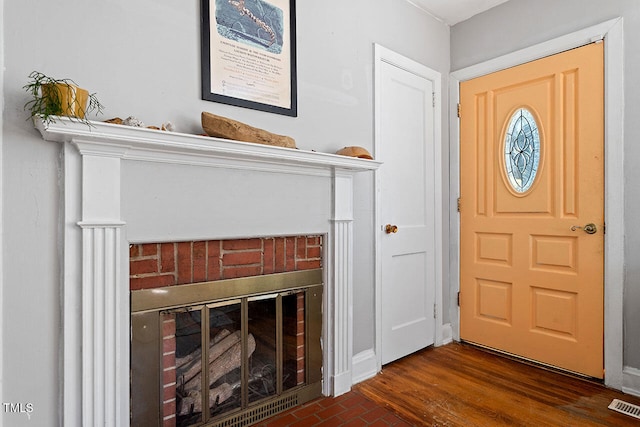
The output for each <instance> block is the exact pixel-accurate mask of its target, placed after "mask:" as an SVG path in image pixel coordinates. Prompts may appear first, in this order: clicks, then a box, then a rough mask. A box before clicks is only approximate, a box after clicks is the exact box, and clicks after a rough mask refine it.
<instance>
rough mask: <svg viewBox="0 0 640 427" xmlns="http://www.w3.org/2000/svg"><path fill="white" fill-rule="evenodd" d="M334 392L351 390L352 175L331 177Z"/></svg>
mask: <svg viewBox="0 0 640 427" xmlns="http://www.w3.org/2000/svg"><path fill="white" fill-rule="evenodd" d="M333 200H334V206H333V239H332V250H333V253H332V256H331V260H332V262H333V268H332V270H331V271H332V279H333V287H332V289H331V290H330V292H331V294H330V297H331V304H332V307H333V349H332V350H333V351H332V353H331V355H330V357H331V358H332V365H333V395H334V396H339V395H341V394H344V393H346V392H348V391H349V390H351V385H352V384H353V381H352V364H353V362H352V360H353V175H352V174H351V173H348V172H344V171H340V170H339V169H336V170H335V171H334V177H333Z"/></svg>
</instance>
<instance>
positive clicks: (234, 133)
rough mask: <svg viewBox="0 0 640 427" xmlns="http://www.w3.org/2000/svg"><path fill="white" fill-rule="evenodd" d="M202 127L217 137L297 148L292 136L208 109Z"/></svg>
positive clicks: (204, 112)
mask: <svg viewBox="0 0 640 427" xmlns="http://www.w3.org/2000/svg"><path fill="white" fill-rule="evenodd" d="M202 129H203V130H204V131H205V132H206V133H207V135H209V136H213V137H216V138H225V139H232V140H234V141H243V142H254V143H256V144H266V145H276V146H279V147H287V148H296V141H295V140H294V139H293V138H291V137H290V136H284V135H277V134H275V133H271V132H268V131H266V130H264V129H259V128H255V127H253V126H249V125H247V124H245V123H242V122H239V121H237V120H232V119H229V118H226V117H222V116H216V115H215V114H211V113H208V112H206V111H203V112H202Z"/></svg>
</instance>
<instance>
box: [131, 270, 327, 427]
mask: <svg viewBox="0 0 640 427" xmlns="http://www.w3.org/2000/svg"><path fill="white" fill-rule="evenodd" d="M284 274H292V273H284ZM236 280H245V279H236ZM225 282H226V281H225ZM213 284H216V286H219V285H220V283H219V282H210V285H211V286H213ZM198 285H199V290H198V291H197V292H195V294H196V295H198V298H199V297H200V296H201V294H202V292H201V291H202V289H203V286H205V285H206V284H196V285H184V286H176V287H170V288H162V289H164V290H165V291H168V292H169V293H171V291H174V289H177V288H181V287H188V290H190V291H194V289H195V288H194V286H198ZM272 287H273V286H270V287H269V288H272ZM240 288H241V289H242V288H243V286H240ZM215 290H216V291H219V289H217V288H215ZM269 290H271V289H269ZM151 291H152V290H151ZM151 291H139V292H145V294H146V296H147V297H148V296H149V295H154V293H153V292H151ZM175 292H181V291H174V293H175ZM158 294H162V292H160V293H158V292H157V290H156V292H155V295H158ZM205 294H206V292H205ZM164 295H165V297H164V299H162V301H164V302H163V303H161V305H166V304H167V301H170V304H173V303H175V302H177V301H180V300H183V299H184V298H183V297H182V296H178V295H179V294H176V295H175V296H174V297H173V298H169V299H167V298H168V297H167V296H166V294H164ZM321 295H322V286H321V285H317V284H314V285H313V286H304V287H299V288H293V289H292V288H287V289H282V290H278V291H277V292H268V293H250V294H245V295H242V296H240V297H233V298H229V299H227V298H223V299H215V300H211V301H202V302H199V303H197V304H195V303H189V304H184V305H180V306H171V307H166V308H164V307H156V308H154V309H152V310H148V309H147V310H141V311H139V312H138V311H132V316H131V320H132V337H131V359H132V360H131V380H132V389H131V394H132V396H131V402H132V425H144V426H147V425H162V426H166V425H175V426H185V427H186V426H201V425H207V426H209V425H212V426H213V425H217V424H216V423H218V422H220V420H227V419H228V418H229V417H231V418H232V419H234V418H235V419H237V420H238V424H237V425H245V424H242V423H243V422H244V421H243V420H245V419H246V417H247V416H251V417H254V416H255V415H254V414H253V412H256V411H255V409H256V408H261V407H262V406H261V405H263V404H265V403H267V404H268V405H270V406H273V404H274V402H276V407H277V406H278V402H279V401H281V400H282V399H283V398H285V400H286V401H287V402H289V401H291V402H294V401H297V403H302V402H300V401H298V400H300V399H303V400H304V401H306V399H307V398H309V396H311V394H310V390H311V389H313V390H314V391H313V393H312V394H313V395H314V397H315V395H319V394H320V393H319V391H320V380H321V374H320V372H321V363H320V364H318V362H317V360H321V357H320V358H319V359H318V358H317V357H316V358H310V357H308V356H309V355H310V354H311V353H312V352H313V353H317V354H319V353H320V334H321V324H322V323H321V322H322V319H321ZM141 297H142V294H136V295H133V292H132V310H133V307H134V305H135V304H134V303H133V301H134V298H141ZM151 299H153V297H152V298H151ZM189 299H193V298H191V297H189ZM145 304H147V305H149V304H151V305H153V304H154V303H149V302H145ZM203 367H204V368H203ZM300 392H302V395H303V396H302V397H300V396H299V394H300ZM291 396H294V398H293V399H292V398H291ZM285 406H287V405H286V404H285ZM283 409H288V408H283ZM258 412H259V414H258V415H257V416H256V417H257V418H260V417H262V412H263V411H261V410H258ZM276 413H277V412H276ZM247 414H249V415H247ZM267 415H268V414H267ZM257 418H251V419H257ZM220 425H222V424H220ZM224 425H236V424H233V423H232V422H231V423H225V424H224Z"/></svg>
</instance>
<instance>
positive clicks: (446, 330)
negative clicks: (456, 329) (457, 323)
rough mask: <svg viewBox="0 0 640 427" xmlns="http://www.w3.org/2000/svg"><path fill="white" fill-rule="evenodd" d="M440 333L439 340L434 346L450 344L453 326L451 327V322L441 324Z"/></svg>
mask: <svg viewBox="0 0 640 427" xmlns="http://www.w3.org/2000/svg"><path fill="white" fill-rule="evenodd" d="M440 333H441V334H442V336H441V337H440V342H438V343H436V347H440V346H443V345H447V344H451V343H452V342H453V328H452V327H451V323H445V324H444V325H442V328H441V329H440Z"/></svg>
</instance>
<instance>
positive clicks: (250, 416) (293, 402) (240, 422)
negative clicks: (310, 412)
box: [207, 393, 298, 427]
mask: <svg viewBox="0 0 640 427" xmlns="http://www.w3.org/2000/svg"><path fill="white" fill-rule="evenodd" d="M295 406H298V395H297V394H295V393H294V394H290V395H288V396H283V397H280V398H278V399H275V400H271V401H269V402H266V403H264V404H262V405H258V406H256V407H254V408H250V409H248V410H246V411H244V412H242V413H240V414H238V415H236V416H231V417H229V418H226V419H224V420H221V421H218V422H213V423H211V424H207V426H209V427H245V426H250V425H253V424H255V423H258V422H260V421H262V420H265V419H267V418H270V417H273V416H274V415H277V414H279V413H280V412H284V411H286V410H288V409H291V408H293V407H295Z"/></svg>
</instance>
